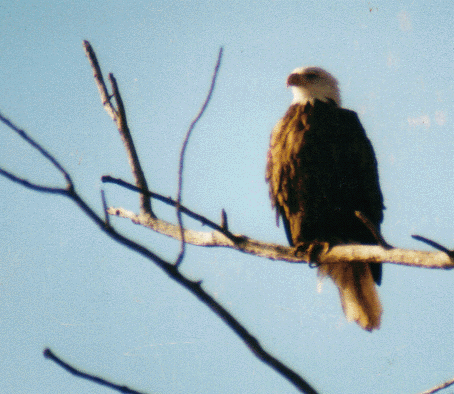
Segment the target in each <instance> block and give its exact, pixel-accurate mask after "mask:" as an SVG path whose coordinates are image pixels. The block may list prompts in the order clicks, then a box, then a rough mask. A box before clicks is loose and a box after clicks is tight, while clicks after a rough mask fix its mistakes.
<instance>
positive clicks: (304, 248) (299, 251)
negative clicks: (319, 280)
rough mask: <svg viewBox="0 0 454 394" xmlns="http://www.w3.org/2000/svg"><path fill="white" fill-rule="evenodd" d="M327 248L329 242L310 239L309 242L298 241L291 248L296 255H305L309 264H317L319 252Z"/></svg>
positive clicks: (326, 250)
mask: <svg viewBox="0 0 454 394" xmlns="http://www.w3.org/2000/svg"><path fill="white" fill-rule="evenodd" d="M329 248H330V244H329V242H325V241H319V240H312V241H310V242H309V241H305V242H298V243H297V244H296V245H295V246H294V248H293V253H294V255H295V256H297V257H303V256H307V257H308V260H309V264H311V265H312V266H318V257H319V256H320V254H321V253H327V252H328V250H329Z"/></svg>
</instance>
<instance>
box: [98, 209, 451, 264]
mask: <svg viewBox="0 0 454 394" xmlns="http://www.w3.org/2000/svg"><path fill="white" fill-rule="evenodd" d="M107 212H108V213H109V214H110V215H116V216H119V217H122V218H125V219H129V220H131V221H132V222H133V223H135V224H140V225H142V226H145V227H148V228H149V229H151V230H153V231H155V232H157V233H160V234H163V235H166V236H168V237H171V238H174V239H176V240H178V241H180V240H181V238H180V228H179V226H178V225H175V224H172V223H169V222H167V221H164V220H162V219H154V218H151V219H150V218H147V217H146V216H143V215H136V214H135V213H134V212H131V211H128V210H126V209H124V208H114V207H110V208H109V209H108V210H107ZM182 212H183V213H185V212H184V211H182ZM208 222H210V221H209V220H208V219H205V220H204V224H206V225H207V226H209V227H211V225H210V224H208ZM216 226H217V227H219V226H218V225H216ZM234 237H235V238H236V239H238V240H240V241H239V242H235V241H233V240H232V239H231V238H228V237H227V236H226V235H225V234H224V233H223V232H221V231H219V230H215V231H213V232H203V231H194V230H185V240H186V243H188V244H191V245H196V246H205V247H226V248H231V249H235V250H238V251H240V252H243V253H247V254H252V255H254V256H258V257H265V258H268V259H270V260H280V261H286V262H289V263H307V262H308V261H309V256H306V255H303V256H298V257H297V256H295V254H294V248H290V247H287V246H283V245H278V244H273V243H266V242H261V241H257V240H254V239H252V238H248V237H246V236H244V235H240V234H234ZM358 260H360V261H363V262H364V263H392V264H398V265H407V266H413V267H422V268H438V269H453V268H454V262H453V261H452V260H451V259H450V258H449V256H448V255H447V254H446V253H443V252H425V251H417V250H408V249H398V248H393V249H385V248H383V247H381V246H375V245H361V244H348V245H338V246H333V247H332V248H330V249H329V250H328V251H327V252H322V253H321V254H320V255H319V260H318V262H319V263H348V262H353V261H358Z"/></svg>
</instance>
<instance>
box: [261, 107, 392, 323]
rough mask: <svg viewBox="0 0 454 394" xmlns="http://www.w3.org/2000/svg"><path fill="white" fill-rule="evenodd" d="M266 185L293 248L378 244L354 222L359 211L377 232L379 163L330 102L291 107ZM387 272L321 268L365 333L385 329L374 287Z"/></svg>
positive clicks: (360, 132)
mask: <svg viewBox="0 0 454 394" xmlns="http://www.w3.org/2000/svg"><path fill="white" fill-rule="evenodd" d="M266 180H267V182H268V183H269V187H270V197H271V202H272V205H273V206H274V207H275V208H276V210H277V214H278V216H279V215H280V216H282V219H283V222H284V226H285V230H286V233H287V238H288V240H289V242H290V244H291V245H292V246H299V245H304V246H305V247H307V245H308V244H311V243H314V242H327V243H329V244H330V246H332V245H336V244H343V243H362V244H376V241H375V239H374V237H373V235H372V234H371V233H370V231H369V230H368V229H367V227H366V226H365V225H364V224H363V223H362V222H361V221H360V220H359V219H358V218H357V217H356V216H355V211H361V212H362V213H363V214H364V215H365V216H366V217H367V218H368V219H369V220H370V221H371V222H372V223H374V225H375V226H376V227H377V228H378V229H379V228H380V223H381V222H382V219H383V209H384V206H383V197H382V193H381V191H380V186H379V183H378V172H377V161H376V159H375V155H374V151H373V148H372V145H371V143H370V141H369V140H368V138H367V136H366V134H365V131H364V129H363V127H362V126H361V123H360V122H359V119H358V116H357V114H356V113H355V112H353V111H349V110H346V109H342V108H339V107H338V106H337V105H336V103H335V102H334V101H332V100H328V102H323V101H320V100H314V101H313V103H312V102H310V101H308V102H307V103H305V104H300V103H296V104H292V105H291V106H290V108H289V109H288V111H287V113H286V114H285V115H284V117H283V118H282V119H281V120H280V121H279V122H278V124H277V125H276V126H275V127H274V129H273V133H272V135H271V143H270V149H269V151H268V162H267V171H266ZM381 268H382V267H381V265H379V264H364V263H361V262H357V263H351V264H345V263H338V264H321V265H320V266H319V273H320V274H321V275H323V276H324V275H329V276H330V277H331V278H332V279H333V281H334V282H335V283H336V285H337V286H338V288H339V293H340V296H341V301H342V306H343V309H344V312H345V315H346V316H347V318H348V319H349V320H355V321H357V322H358V324H360V325H361V326H362V327H363V328H364V329H366V330H369V331H370V330H372V329H374V328H378V327H379V325H380V316H381V311H382V310H381V305H380V301H379V299H378V295H377V292H376V289H375V284H374V281H375V282H376V283H377V284H380V282H381Z"/></svg>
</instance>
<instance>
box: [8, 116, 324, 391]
mask: <svg viewBox="0 0 454 394" xmlns="http://www.w3.org/2000/svg"><path fill="white" fill-rule="evenodd" d="M0 121H2V122H3V123H4V124H5V125H7V126H8V127H10V128H11V129H12V130H13V131H15V132H16V133H18V134H19V135H21V136H22V137H23V138H24V139H25V140H26V141H27V142H28V143H29V144H30V145H31V146H33V147H34V148H35V149H37V150H38V151H39V152H40V153H41V154H42V155H43V156H44V157H45V158H46V159H48V160H49V161H51V162H52V163H53V164H54V166H55V167H56V168H58V169H59V170H60V171H61V172H62V173H63V174H65V178H66V179H69V182H71V181H70V178H69V175H67V172H66V171H65V170H64V169H63V167H62V166H61V165H60V164H59V163H58V161H57V160H56V159H55V158H54V157H53V156H52V155H50V154H49V153H48V152H47V151H46V150H45V149H44V148H42V147H41V146H40V145H39V144H38V143H37V142H35V141H34V140H33V139H32V138H31V137H29V136H28V135H27V134H26V133H25V131H23V130H20V129H19V128H18V127H16V126H14V125H13V124H12V123H11V122H10V121H9V120H7V119H6V118H4V117H3V116H0ZM0 175H4V176H6V177H7V178H8V179H10V180H13V181H16V180H17V182H18V183H20V184H22V185H23V186H25V187H28V188H30V189H33V190H38V191H40V192H46V193H58V194H61V195H63V196H65V197H68V198H69V199H71V200H73V201H74V202H75V203H76V204H77V205H78V206H79V208H80V209H81V210H82V211H83V212H84V213H85V214H86V215H87V216H88V217H90V219H92V220H93V221H94V222H95V224H96V225H97V226H98V227H99V228H100V229H101V230H102V231H103V232H105V233H106V234H107V235H108V236H109V237H111V238H112V239H114V240H115V241H117V242H118V243H120V244H122V245H124V246H126V247H128V248H129V249H131V250H133V251H135V252H137V253H139V254H140V255H142V256H144V257H145V258H147V259H149V260H151V261H153V262H154V263H155V264H156V265H157V266H158V267H159V268H161V269H162V270H163V271H164V272H165V273H166V274H167V275H168V276H169V277H170V278H171V279H173V280H174V281H176V282H177V283H179V284H180V285H182V286H183V287H185V288H186V289H187V290H189V291H190V292H191V293H192V294H193V295H194V296H196V297H197V298H198V299H199V300H200V301H201V302H203V303H204V304H205V305H206V306H208V307H209V308H210V309H211V310H212V311H213V312H214V313H215V314H216V315H218V317H220V318H221V319H222V320H223V321H224V323H226V324H227V325H228V326H229V327H230V328H231V329H232V330H233V331H234V332H235V333H236V334H237V335H238V336H239V337H240V338H241V339H242V340H243V342H244V343H245V344H246V345H247V346H248V347H249V349H250V350H251V351H252V353H254V354H255V356H256V357H257V358H259V359H260V360H262V361H263V362H264V363H266V364H267V365H269V366H270V367H271V368H273V369H274V370H275V371H276V372H278V373H279V374H281V376H283V377H285V378H286V379H287V380H288V381H289V382H290V383H292V384H293V385H294V386H295V387H296V388H297V389H298V390H299V391H300V392H302V393H308V394H317V392H316V391H315V389H313V388H312V387H311V386H310V385H309V383H307V382H306V381H305V380H304V379H303V378H302V377H301V376H300V375H298V374H297V373H296V372H295V371H293V370H292V369H290V368H289V367H287V366H286V365H285V364H283V363H282V362H281V361H280V360H278V359H277V358H275V357H274V356H272V355H271V354H270V353H269V352H267V351H266V350H265V349H264V348H263V347H262V346H261V344H260V342H259V341H258V340H257V339H256V338H255V337H254V336H252V335H251V334H250V333H249V331H248V330H247V329H246V328H245V327H244V326H243V325H242V324H241V323H240V322H239V321H238V320H237V319H236V318H235V317H233V315H232V314H231V313H230V312H228V311H227V309H225V308H224V307H223V306H222V305H221V304H220V303H218V302H217V301H216V300H215V299H214V298H213V297H212V296H211V295H210V294H208V293H207V292H206V291H205V290H204V289H203V288H202V282H201V281H193V280H190V279H189V278H187V277H186V276H184V275H183V274H182V273H181V272H180V271H179V269H178V267H177V266H175V265H174V264H171V263H169V262H167V261H165V260H164V259H162V258H161V257H159V256H158V255H156V254H155V253H153V252H152V251H151V250H149V249H148V248H146V247H145V246H143V245H141V244H138V243H137V242H134V241H132V240H131V239H129V238H127V237H125V236H124V235H122V234H120V233H119V232H117V231H116V230H115V229H114V228H113V227H112V226H111V225H109V224H108V223H107V222H106V221H104V220H103V219H101V217H100V216H98V215H97V214H96V213H95V212H94V211H93V210H92V209H91V208H90V207H89V205H88V204H87V203H86V202H85V201H84V199H83V198H82V197H81V196H80V195H79V194H78V193H77V192H76V190H75V188H74V185H73V184H72V183H70V184H69V185H68V187H67V188H66V189H62V188H51V187H44V186H40V185H36V184H33V183H31V182H26V183H25V182H21V178H19V177H16V176H14V175H11V174H10V173H8V172H7V171H5V170H3V169H2V168H0ZM142 216H149V215H146V214H145V215H142Z"/></svg>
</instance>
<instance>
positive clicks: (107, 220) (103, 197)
mask: <svg viewBox="0 0 454 394" xmlns="http://www.w3.org/2000/svg"><path fill="white" fill-rule="evenodd" d="M101 201H102V209H103V211H104V221H105V222H106V225H107V226H110V215H109V214H108V213H107V201H106V193H104V189H101Z"/></svg>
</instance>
